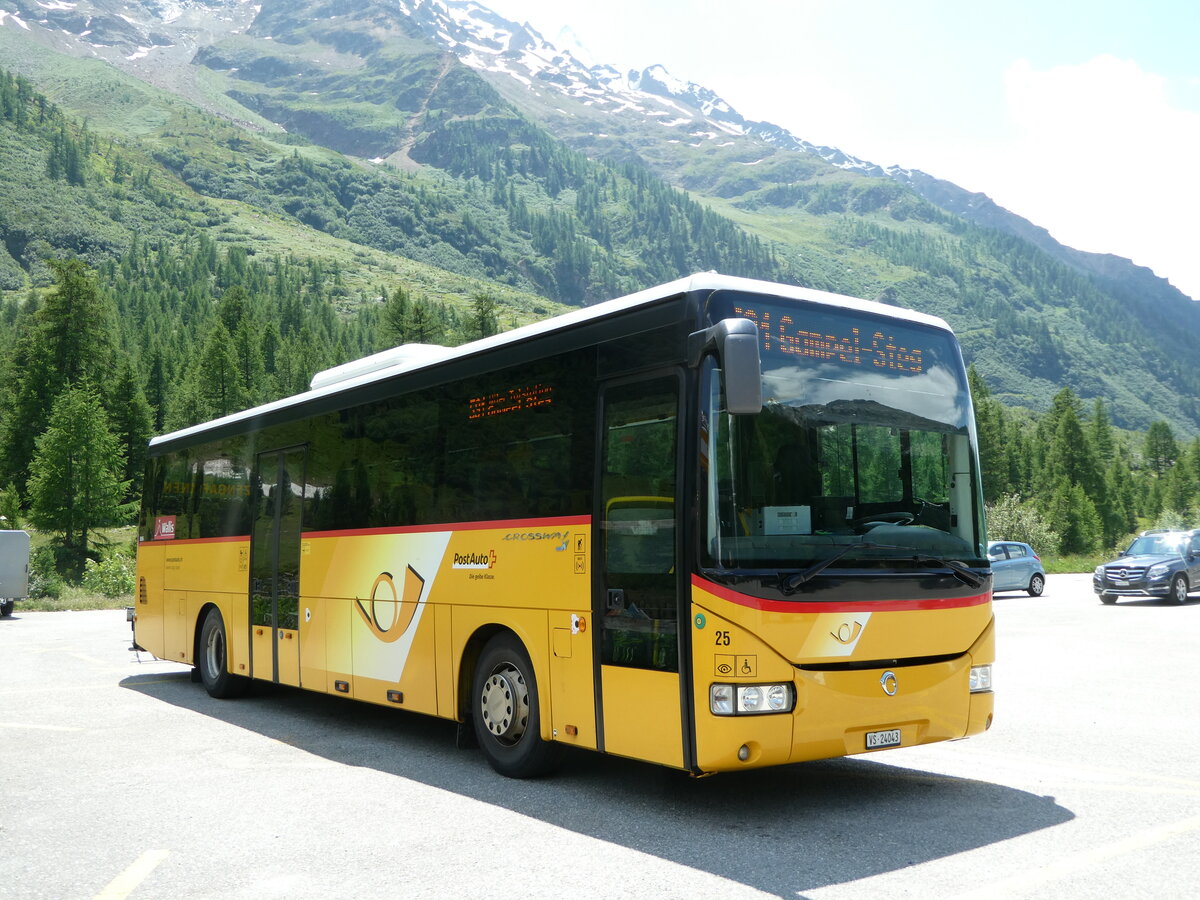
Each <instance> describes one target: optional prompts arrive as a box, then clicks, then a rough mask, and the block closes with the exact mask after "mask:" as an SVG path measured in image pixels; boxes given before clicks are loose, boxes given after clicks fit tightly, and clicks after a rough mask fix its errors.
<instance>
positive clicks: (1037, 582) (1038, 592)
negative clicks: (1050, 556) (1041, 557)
mask: <svg viewBox="0 0 1200 900" xmlns="http://www.w3.org/2000/svg"><path fill="white" fill-rule="evenodd" d="M1045 589H1046V576H1045V575H1043V574H1042V573H1041V572H1035V573H1034V576H1033V577H1032V578H1030V579H1029V587H1027V588H1026V589H1025V590H1027V591H1029V596H1030V597H1040V596H1042V591H1044V590H1045Z"/></svg>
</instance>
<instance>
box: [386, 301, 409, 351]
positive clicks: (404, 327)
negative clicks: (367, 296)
mask: <svg viewBox="0 0 1200 900" xmlns="http://www.w3.org/2000/svg"><path fill="white" fill-rule="evenodd" d="M408 320H409V297H408V291H406V290H405V289H404V288H403V287H398V288H396V290H395V291H394V292H393V293H392V296H391V297H389V298H388V301H387V303H386V304H385V305H384V309H383V321H382V323H381V325H382V328H383V339H384V341H385V343H386V344H387V346H389V347H399V346H400V345H401V344H404V343H407V341H408V340H409V337H408Z"/></svg>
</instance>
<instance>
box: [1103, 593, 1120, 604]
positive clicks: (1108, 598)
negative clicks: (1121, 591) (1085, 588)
mask: <svg viewBox="0 0 1200 900" xmlns="http://www.w3.org/2000/svg"><path fill="white" fill-rule="evenodd" d="M1100 602H1101V603H1107V604H1109V605H1110V606H1111V605H1112V604H1114V603H1116V602H1117V595H1116V594H1101V595H1100Z"/></svg>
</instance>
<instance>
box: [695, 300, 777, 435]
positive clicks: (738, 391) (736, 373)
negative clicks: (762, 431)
mask: <svg viewBox="0 0 1200 900" xmlns="http://www.w3.org/2000/svg"><path fill="white" fill-rule="evenodd" d="M690 347H691V351H692V352H691V357H692V364H693V365H698V364H699V362H700V359H701V358H702V357H703V355H704V353H705V352H706V351H707V350H708V349H709V348H714V349H715V350H716V351H717V358H718V359H719V360H720V363H721V369H722V371H723V372H724V375H725V406H726V408H727V409H728V410H729V411H730V412H731V413H733V414H734V415H754V414H756V413H759V412H762V363H761V361H760V359H759V355H758V326H757V325H755V324H754V323H753V322H751V321H750V320H749V319H722V320H721V321H720V322H717V323H716V324H715V325H713V326H712V327H711V328H706V329H705V330H704V331H697V332H695V333H694V334H693V335H692V336H691V345H690Z"/></svg>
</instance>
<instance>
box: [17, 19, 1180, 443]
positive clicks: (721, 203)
mask: <svg viewBox="0 0 1200 900" xmlns="http://www.w3.org/2000/svg"><path fill="white" fill-rule="evenodd" d="M22 2H25V0H22ZM5 4H9V7H8V8H9V9H10V10H13V9H15V10H16V11H17V13H19V16H20V22H21V23H22V25H14V24H13V22H14V21H15V18H16V17H15V16H14V15H12V14H10V15H9V16H8V17H6V18H5V19H4V20H3V21H2V22H0V51H2V52H3V54H4V59H5V60H12V61H13V63H14V65H15V67H16V68H17V69H18V70H19V71H22V72H24V73H26V74H28V75H29V77H31V78H33V79H34V80H35V82H36V83H37V85H38V86H39V88H41V89H43V90H45V91H47V92H48V93H49V94H50V95H51V96H52V97H53V98H54V99H56V100H58V101H59V102H60V103H62V104H63V105H64V106H65V107H67V108H70V109H73V110H75V111H77V113H79V114H81V115H86V116H87V117H88V121H89V127H90V128H92V129H93V130H94V131H95V133H96V134H98V135H100V136H101V137H103V139H105V140H109V139H111V140H113V141H115V143H116V145H117V146H118V147H121V148H126V147H127V148H128V152H129V153H130V154H133V155H137V154H140V157H139V158H140V159H144V160H145V165H146V166H147V167H151V168H153V170H154V172H156V173H158V174H157V175H156V176H155V177H156V178H158V179H161V183H162V184H173V185H176V186H178V188H179V189H180V190H184V191H186V192H188V194H189V196H191V197H193V198H195V202H197V203H202V206H201V207H199V208H200V209H203V210H204V212H203V213H194V214H192V218H191V220H190V221H191V222H192V224H193V225H194V226H197V227H205V226H204V223H203V221H202V220H203V219H204V218H205V217H210V218H211V217H213V216H215V217H216V221H215V222H214V225H213V227H219V225H220V222H219V220H220V216H221V215H223V214H226V210H227V209H229V208H231V207H230V206H229V205H230V204H232V205H233V207H236V208H237V209H239V210H245V211H253V210H258V211H261V212H262V214H263V215H266V216H268V217H270V218H271V220H272V221H278V222H286V223H288V227H289V228H292V229H299V230H301V231H304V230H307V231H308V232H310V233H319V234H321V235H324V236H325V237H324V238H323V239H325V240H333V241H335V242H338V244H339V246H345V247H360V248H363V252H364V253H365V254H367V256H366V257H365V258H373V257H371V256H370V254H371V253H373V252H375V251H381V252H383V253H385V254H390V255H391V256H390V258H392V259H396V260H400V259H401V258H406V259H411V260H415V261H417V262H419V263H423V264H425V265H426V266H434V267H437V269H439V270H442V271H445V272H450V273H457V275H458V277H465V278H470V279H475V280H476V283H485V282H489V281H490V282H491V283H494V284H497V285H500V284H503V285H507V286H508V288H507V290H510V291H518V292H533V293H537V294H541V295H543V296H545V297H549V298H551V299H554V300H558V301H562V302H566V303H572V304H579V303H588V302H593V301H595V300H598V299H602V298H604V297H607V296H613V295H616V294H620V293H623V292H626V291H629V290H634V289H636V288H640V287H644V286H646V285H648V284H651V283H654V282H657V281H665V280H669V279H670V278H673V277H676V276H678V275H679V274H681V273H683V272H687V271H690V270H694V269H707V268H715V269H720V270H723V271H727V272H730V273H733V274H748V275H754V276H757V277H763V278H776V279H782V280H789V281H796V282H800V283H805V284H810V285H812V286H815V287H820V288H826V289H831V290H837V291H842V292H845V293H851V294H857V295H861V296H867V297H871V298H877V299H881V300H884V301H885V302H892V303H899V304H902V305H906V306H911V307H914V308H920V309H924V310H928V311H930V312H934V313H937V314H939V315H942V316H944V317H946V318H947V319H949V320H950V321H951V323H952V324H953V325H954V326H955V327H956V329H957V330H958V331H959V333H960V335H961V337H962V340H963V345H964V349H965V352H966V354H967V356H968V358H969V359H970V360H972V361H974V362H975V363H976V364H977V365H978V366H979V368H980V370H981V371H982V372H983V374H984V375H985V376H986V377H987V378H988V380H989V383H990V384H991V385H992V387H993V390H994V392H995V394H996V395H997V396H999V397H1000V398H1002V399H1004V400H1005V401H1006V402H1009V403H1013V404H1018V405H1025V406H1030V407H1033V408H1046V407H1047V406H1048V405H1049V402H1050V399H1051V397H1052V396H1053V395H1054V393H1056V392H1057V390H1058V389H1059V388H1060V387H1061V386H1062V385H1063V384H1068V385H1070V386H1072V387H1073V388H1074V389H1075V390H1076V392H1077V393H1079V394H1080V395H1081V396H1083V397H1084V398H1090V397H1093V396H1098V397H1103V398H1104V399H1105V400H1106V402H1107V403H1108V405H1109V409H1110V412H1111V414H1112V415H1113V418H1114V420H1115V421H1116V422H1118V423H1119V424H1122V425H1125V426H1131V427H1145V426H1146V425H1147V424H1148V423H1149V422H1151V421H1154V420H1156V419H1161V418H1167V419H1168V420H1169V421H1171V423H1172V424H1173V425H1174V426H1175V427H1176V428H1177V430H1179V431H1182V432H1184V433H1192V432H1195V431H1197V430H1200V410H1197V408H1196V403H1195V401H1194V400H1193V399H1192V398H1194V397H1196V396H1198V395H1200V376H1198V375H1197V374H1196V373H1197V372H1200V358H1198V351H1197V350H1196V349H1195V348H1197V347H1200V340H1198V338H1200V315H1198V314H1197V308H1196V305H1195V304H1193V303H1191V302H1190V301H1188V300H1187V299H1186V298H1184V297H1183V296H1182V295H1181V294H1179V293H1178V292H1177V291H1174V290H1173V289H1172V288H1170V287H1169V285H1167V284H1166V283H1165V282H1164V281H1162V279H1158V278H1156V277H1154V276H1153V274H1152V273H1149V272H1148V271H1147V270H1144V269H1138V267H1135V266H1132V264H1130V263H1128V261H1123V260H1119V259H1117V258H1115V257H1100V256H1096V255H1093V254H1082V253H1078V252H1077V251H1073V250H1071V249H1070V248H1066V247H1063V246H1061V245H1059V244H1058V243H1057V242H1055V241H1053V239H1052V238H1050V236H1049V235H1048V234H1046V233H1045V232H1044V231H1043V230H1041V229H1039V228H1037V227H1036V226H1034V225H1033V224H1031V223H1029V222H1027V221H1025V220H1023V219H1020V217H1017V216H1014V215H1012V214H1011V213H1008V212H1007V211H1004V210H1002V209H1000V208H999V207H997V206H996V205H995V204H994V203H991V201H990V200H988V199H987V198H986V197H984V196H982V195H977V194H969V193H968V192H965V191H963V190H962V189H960V188H957V187H956V186H954V185H952V184H949V183H947V182H944V181H939V180H938V179H936V178H933V177H931V176H928V175H925V174H924V173H920V172H915V171H908V170H897V169H890V170H885V169H882V168H881V167H878V166H875V165H873V164H871V163H869V162H866V161H863V160H858V159H855V158H853V157H851V156H849V155H846V154H844V153H841V152H840V151H838V150H836V149H834V148H828V147H817V146H813V145H811V144H808V143H806V142H804V141H802V140H800V139H798V138H796V137H795V136H793V135H790V134H789V133H787V132H786V131H784V130H783V129H780V128H777V127H776V126H773V125H770V124H769V123H761V122H748V121H746V120H744V119H743V118H742V117H741V116H740V115H739V114H738V113H737V112H736V110H733V109H732V108H730V107H729V105H728V104H726V103H724V102H723V101H722V100H721V98H720V97H719V96H718V95H717V94H716V93H715V92H713V91H711V90H709V89H707V88H704V87H701V86H698V85H695V84H691V83H688V82H685V81H680V80H677V79H673V78H672V77H671V76H670V75H669V74H668V73H666V72H665V71H664V70H663V69H662V68H661V67H657V66H651V67H649V68H646V69H643V70H641V71H636V72H627V73H620V72H617V71H615V70H614V69H613V68H612V67H611V66H605V65H602V64H594V63H591V62H590V61H587V60H586V58H585V56H584V54H582V53H580V52H578V51H576V50H562V49H559V48H556V47H554V46H553V45H551V44H550V43H549V42H547V41H545V40H544V39H543V38H542V37H541V36H540V35H538V34H537V33H536V32H535V31H533V30H532V29H530V28H528V27H527V26H521V25H517V24H516V23H511V22H506V21H505V20H504V19H502V18H501V17H499V16H496V15H495V14H494V13H492V12H490V11H488V10H487V9H486V8H485V7H483V6H481V5H479V4H476V3H473V2H451V3H445V4H442V3H436V2H434V0H394V2H386V3H385V2H376V0H316V2H309V0H266V2H264V3H263V4H262V6H261V8H256V7H251V6H250V5H249V4H246V3H241V2H236V0H230V2H210V3H207V4H201V3H191V2H187V0H181V2H177V3H174V4H161V5H160V4H158V3H155V2H145V3H140V2H137V0H134V2H131V3H121V4H117V3H115V2H113V0H79V2H78V3H77V4H76V5H75V6H74V7H73V9H72V11H71V15H68V14H67V11H66V10H64V9H58V8H57V7H58V5H57V4H53V6H55V9H53V10H48V9H46V8H45V7H43V6H41V5H39V4H36V3H33V2H32V0H29V2H25V5H24V6H20V7H17V6H14V5H13V4H12V2H10V0H0V7H4V6H5ZM64 6H65V5H64ZM26 26H27V27H26ZM85 26H87V27H85ZM47 48H54V49H55V50H56V51H59V52H63V53H69V54H73V55H75V56H78V57H84V56H86V57H89V58H93V62H91V63H89V64H88V65H89V66H90V67H91V68H90V69H86V70H85V67H84V63H83V62H82V61H79V62H71V61H66V62H61V63H60V62H54V61H53V60H56V59H59V60H60V59H62V57H56V56H53V55H51V54H49V53H48V52H47ZM94 57H100V58H101V59H104V60H107V61H108V62H110V63H111V64H112V65H113V66H114V67H116V68H117V69H119V70H120V71H121V72H123V73H125V74H124V75H120V76H118V74H117V73H116V72H115V71H114V70H112V69H109V70H107V72H108V73H110V74H108V75H106V76H105V77H96V74H95V73H96V71H97V70H96V68H95V67H96V66H98V65H100V64H99V63H98V62H96V61H94ZM47 60H51V61H50V62H47ZM132 78H136V79H139V80H140V82H141V84H139V83H138V82H135V81H132V80H131V79H132ZM146 84H150V85H155V86H157V88H159V89H161V90H160V91H158V92H153V91H151V90H150V88H147V87H145V85H146ZM214 116H217V117H219V118H214ZM4 177H5V176H4V175H3V174H0V183H2V181H3V179H4ZM155 183H159V182H157V181H156V182H155ZM668 185H674V186H675V188H676V189H672V188H671V187H668ZM171 190H173V191H174V190H176V188H171ZM681 191H686V192H687V193H686V194H685V193H682V192H681ZM18 194H19V192H16V191H14V193H13V195H12V196H13V197H14V198H15V197H16V196H17V195H18ZM14 202H16V201H14ZM29 202H30V201H29V199H28V198H26V199H25V200H21V201H19V203H18V208H17V210H16V212H17V213H18V214H17V215H15V216H12V215H10V216H9V218H10V219H14V218H15V219H18V220H20V222H22V223H25V222H26V220H28V227H27V229H26V230H28V231H30V233H31V234H33V233H36V232H38V231H39V229H41V230H44V231H46V232H47V239H46V243H47V245H48V246H50V247H57V248H59V249H62V250H71V249H73V248H72V245H71V244H70V242H67V243H62V244H59V243H56V240H57V238H56V237H55V232H54V228H53V227H51V225H49V224H39V220H38V219H37V218H36V216H35V215H34V214H33V212H32V210H31V209H30V208H29V206H28V204H29ZM189 202H192V201H189ZM186 205H187V204H184V206H186ZM184 218H185V219H186V218H187V216H184ZM10 230H12V229H11V228H10ZM96 230H97V231H103V229H102V228H101V226H100V223H99V222H97V225H96ZM31 239H32V238H31ZM102 243H103V242H101V244H102ZM367 248H371V249H370V250H368V249H367ZM110 249H111V248H110ZM105 252H108V251H107V250H105V249H104V247H103V246H99V245H97V246H96V247H95V248H93V253H94V254H99V255H103V254H104V253H105ZM10 256H12V254H10ZM2 263H3V261H2V260H0V264H2ZM0 269H3V271H7V273H8V275H7V278H8V281H7V282H6V283H7V284H8V286H10V287H11V286H13V285H14V284H15V283H16V282H19V281H20V280H21V279H22V278H26V277H29V275H30V274H36V265H35V263H33V262H31V261H30V260H28V259H25V258H23V257H20V255H19V254H18V256H14V257H13V259H12V261H11V262H10V263H8V265H7V268H6V269H5V268H4V267H3V265H0ZM3 271H0V277H4V276H3Z"/></svg>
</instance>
